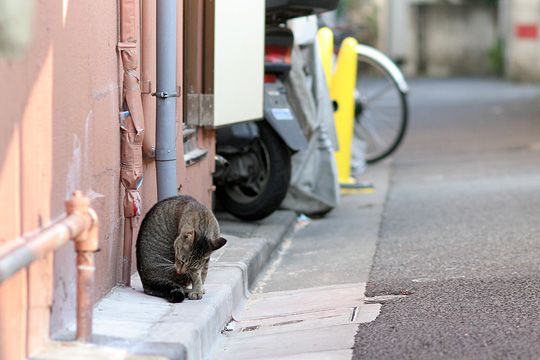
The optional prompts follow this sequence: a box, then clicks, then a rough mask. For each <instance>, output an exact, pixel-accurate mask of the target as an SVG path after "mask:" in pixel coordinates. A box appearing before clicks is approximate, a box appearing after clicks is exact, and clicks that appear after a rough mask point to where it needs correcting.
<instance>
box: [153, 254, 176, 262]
mask: <svg viewBox="0 0 540 360" xmlns="http://www.w3.org/2000/svg"><path fill="white" fill-rule="evenodd" d="M155 256H157V257H158V258H160V259H161V260H163V261H165V262H166V263H168V264H174V263H173V261H171V260H170V259H167V258H166V257H165V256H163V255H159V254H155Z"/></svg>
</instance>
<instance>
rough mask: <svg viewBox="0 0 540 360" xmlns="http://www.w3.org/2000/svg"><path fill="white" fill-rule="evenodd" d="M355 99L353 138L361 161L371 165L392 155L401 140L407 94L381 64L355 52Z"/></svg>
mask: <svg viewBox="0 0 540 360" xmlns="http://www.w3.org/2000/svg"><path fill="white" fill-rule="evenodd" d="M355 100H356V111H355V124H354V134H355V138H356V140H361V141H363V142H364V143H365V145H364V148H365V154H364V156H365V160H366V162H367V163H368V164H372V163H375V162H377V161H379V160H382V159H384V158H385V157H387V156H388V155H390V154H392V153H393V152H394V151H395V150H396V149H397V147H398V146H399V145H400V143H401V141H402V140H403V136H404V135H405V131H406V129H407V122H408V106H407V94H406V92H404V91H402V90H401V89H400V87H399V85H398V82H397V80H396V79H395V78H394V76H393V75H392V73H391V72H390V71H389V70H388V69H387V68H386V67H385V65H384V64H382V63H380V62H379V61H377V60H376V59H374V58H370V57H367V56H365V55H363V54H362V53H358V71H357V82H356V92H355Z"/></svg>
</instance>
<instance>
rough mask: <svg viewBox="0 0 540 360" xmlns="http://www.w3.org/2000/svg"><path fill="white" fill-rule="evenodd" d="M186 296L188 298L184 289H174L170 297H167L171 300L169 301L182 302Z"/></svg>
mask: <svg viewBox="0 0 540 360" xmlns="http://www.w3.org/2000/svg"><path fill="white" fill-rule="evenodd" d="M185 298H186V294H185V293H184V290H183V289H173V290H171V292H170V293H169V297H168V298H167V300H169V302H172V303H180V302H182V301H184V299H185ZM190 299H191V298H190Z"/></svg>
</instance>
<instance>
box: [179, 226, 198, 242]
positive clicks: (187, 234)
mask: <svg viewBox="0 0 540 360" xmlns="http://www.w3.org/2000/svg"><path fill="white" fill-rule="evenodd" d="M180 235H181V236H182V239H184V240H193V239H194V238H195V230H194V229H193V227H192V226H190V225H188V224H186V225H184V226H183V227H182V229H180Z"/></svg>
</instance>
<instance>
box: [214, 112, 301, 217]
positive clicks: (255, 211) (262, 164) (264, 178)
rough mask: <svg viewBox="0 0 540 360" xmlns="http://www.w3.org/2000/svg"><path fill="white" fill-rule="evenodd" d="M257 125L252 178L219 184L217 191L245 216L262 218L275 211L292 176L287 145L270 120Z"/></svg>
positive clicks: (225, 204)
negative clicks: (257, 132) (272, 126)
mask: <svg viewBox="0 0 540 360" xmlns="http://www.w3.org/2000/svg"><path fill="white" fill-rule="evenodd" d="M257 125H258V127H259V137H258V138H256V139H255V140H254V141H253V142H252V144H251V145H250V147H249V149H248V150H247V152H248V155H249V157H250V158H251V161H250V165H249V172H250V176H249V179H248V180H246V181H243V182H242V183H237V184H226V185H222V186H219V187H218V188H217V191H216V196H217V200H218V201H219V203H220V205H221V206H223V208H225V210H227V211H229V212H230V213H231V214H233V215H235V216H236V217H239V218H241V219H244V220H259V219H262V218H264V217H266V216H268V215H270V214H271V213H272V212H274V211H275V210H276V209H277V208H278V207H279V205H280V204H281V202H282V201H283V199H284V198H285V195H286V194H287V190H288V188H289V182H290V178H291V154H290V151H289V149H288V147H287V145H286V144H285V143H284V142H283V140H282V139H281V138H280V137H279V136H278V135H277V134H276V132H275V131H274V130H273V129H272V128H271V127H270V126H269V125H268V124H267V123H266V122H264V121H261V122H258V123H257ZM232 161H234V160H232Z"/></svg>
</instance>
